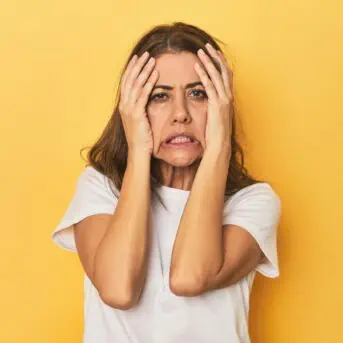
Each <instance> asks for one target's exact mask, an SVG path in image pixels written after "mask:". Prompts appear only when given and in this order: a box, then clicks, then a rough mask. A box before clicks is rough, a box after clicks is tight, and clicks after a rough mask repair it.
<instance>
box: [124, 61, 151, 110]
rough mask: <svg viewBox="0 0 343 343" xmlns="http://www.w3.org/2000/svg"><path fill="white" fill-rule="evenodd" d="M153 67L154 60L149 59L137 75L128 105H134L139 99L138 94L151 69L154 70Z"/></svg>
mask: <svg viewBox="0 0 343 343" xmlns="http://www.w3.org/2000/svg"><path fill="white" fill-rule="evenodd" d="M154 65H155V59H154V58H153V57H151V58H150V59H149V61H148V63H147V64H146V65H145V66H144V68H143V70H142V72H141V73H140V74H139V76H138V77H137V79H136V82H135V84H134V87H133V89H132V90H131V96H130V99H129V103H132V104H135V103H136V102H137V99H138V98H139V96H140V93H141V92H142V87H143V86H144V84H145V82H146V80H147V79H148V77H149V75H150V73H151V71H152V69H153V68H154Z"/></svg>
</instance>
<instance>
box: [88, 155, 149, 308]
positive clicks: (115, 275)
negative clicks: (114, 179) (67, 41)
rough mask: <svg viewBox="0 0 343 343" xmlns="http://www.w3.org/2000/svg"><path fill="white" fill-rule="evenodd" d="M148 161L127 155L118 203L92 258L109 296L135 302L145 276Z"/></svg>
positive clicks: (98, 278) (147, 219)
mask: <svg viewBox="0 0 343 343" xmlns="http://www.w3.org/2000/svg"><path fill="white" fill-rule="evenodd" d="M149 207H150V160H149V158H147V157H146V156H144V155H141V156H129V159H128V163H127V169H126V171H125V174H124V179H123V184H122V189H121V192H120V197H119V200H118V204H117V206H116V209H115V213H114V214H113V216H112V218H111V221H110V224H109V227H108V229H107V231H106V234H105V235H104V237H103V239H102V241H101V243H100V244H99V247H98V249H97V252H96V256H95V278H96V279H97V280H101V281H99V284H101V285H103V288H104V292H107V295H108V296H109V297H112V295H113V297H114V298H115V297H119V298H121V299H122V298H125V299H130V300H129V301H132V302H136V300H137V299H138V298H139V295H140V293H141V289H142V287H143V284H144V279H145V275H146V260H147V258H146V255H147V252H148V241H149V240H148V237H149V232H148V227H149V225H148V221H149Z"/></svg>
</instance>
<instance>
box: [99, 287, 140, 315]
mask: <svg viewBox="0 0 343 343" xmlns="http://www.w3.org/2000/svg"><path fill="white" fill-rule="evenodd" d="M114 293H115V292H113V291H111V292H109V291H102V292H99V295H100V298H101V300H102V301H103V302H104V303H105V304H106V305H108V306H110V307H112V308H115V309H118V310H122V311H126V310H129V309H131V308H132V307H134V306H135V303H136V301H135V298H134V297H133V296H132V293H130V292H129V291H125V292H116V294H114Z"/></svg>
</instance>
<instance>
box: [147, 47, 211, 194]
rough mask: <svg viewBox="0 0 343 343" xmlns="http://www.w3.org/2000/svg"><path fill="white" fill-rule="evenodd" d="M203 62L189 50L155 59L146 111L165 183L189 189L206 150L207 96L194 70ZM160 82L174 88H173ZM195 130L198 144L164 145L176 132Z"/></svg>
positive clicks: (169, 185)
mask: <svg viewBox="0 0 343 343" xmlns="http://www.w3.org/2000/svg"><path fill="white" fill-rule="evenodd" d="M196 62H198V63H201V61H200V59H199V57H198V56H196V55H195V54H192V53H189V52H181V53H168V54H164V55H162V56H159V57H158V58H156V64H155V69H157V71H158V75H159V77H158V79H157V82H156V84H155V86H154V89H153V91H152V92H151V96H150V98H149V102H148V106H147V113H148V120H149V123H150V126H151V130H152V135H153V141H154V146H153V157H154V158H155V159H158V162H159V163H160V167H161V171H162V175H163V184H164V185H166V186H168V187H172V188H178V189H183V190H190V189H191V186H192V184H193V180H194V177H195V174H196V171H197V169H198V166H199V162H200V160H201V158H202V156H203V154H204V151H205V129H206V122H207V107H208V103H207V102H208V99H207V95H206V90H205V87H204V86H203V85H202V84H199V85H195V86H192V87H191V88H186V85H187V84H190V83H194V82H200V83H201V79H200V77H199V75H198V74H197V72H196V71H195V69H194V65H195V63H196ZM159 85H167V86H170V87H172V89H171V90H166V89H163V88H159V87H158V86H159ZM183 130H185V131H187V132H192V134H193V135H194V136H195V138H196V139H197V140H198V144H196V145H192V146H189V147H179V148H174V147H173V148H170V147H165V146H163V144H162V143H163V141H164V140H165V139H166V137H167V136H168V135H169V134H171V133H172V132H175V131H183Z"/></svg>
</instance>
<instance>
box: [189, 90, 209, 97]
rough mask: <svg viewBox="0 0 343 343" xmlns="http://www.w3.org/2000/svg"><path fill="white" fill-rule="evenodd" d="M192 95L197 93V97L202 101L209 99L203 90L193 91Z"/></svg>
mask: <svg viewBox="0 0 343 343" xmlns="http://www.w3.org/2000/svg"><path fill="white" fill-rule="evenodd" d="M191 93H193V94H194V93H195V94H196V95H195V97H196V98H200V99H205V98H207V94H206V92H205V91H203V90H201V89H193V90H192V92H191Z"/></svg>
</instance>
